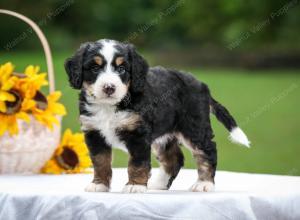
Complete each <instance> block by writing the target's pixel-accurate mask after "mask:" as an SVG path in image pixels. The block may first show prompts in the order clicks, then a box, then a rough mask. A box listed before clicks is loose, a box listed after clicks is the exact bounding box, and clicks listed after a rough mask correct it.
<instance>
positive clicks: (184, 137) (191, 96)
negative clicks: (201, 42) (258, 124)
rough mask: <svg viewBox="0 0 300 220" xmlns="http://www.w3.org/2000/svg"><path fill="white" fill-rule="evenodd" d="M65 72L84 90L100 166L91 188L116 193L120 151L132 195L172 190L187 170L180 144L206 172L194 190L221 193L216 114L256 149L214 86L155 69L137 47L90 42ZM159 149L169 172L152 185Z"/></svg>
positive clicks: (90, 139) (91, 144) (83, 111)
mask: <svg viewBox="0 0 300 220" xmlns="http://www.w3.org/2000/svg"><path fill="white" fill-rule="evenodd" d="M65 69H66V72H67V73H68V76H69V81H70V84H71V86H72V87H73V88H75V89H80V90H81V93H80V98H79V108H80V121H81V128H82V131H83V132H84V134H85V140H86V144H87V146H88V148H89V150H90V155H91V159H92V161H93V165H94V169H95V172H94V179H93V181H92V183H90V184H89V185H88V186H87V187H86V191H92V192H104V191H105V192H106V191H109V188H110V181H111V177H112V169H111V158H112V155H111V151H112V147H117V148H121V149H123V150H125V151H127V152H128V153H129V163H128V177H129V180H128V183H127V184H126V185H125V187H124V189H123V191H124V192H131V193H138V192H145V191H146V190H147V187H148V188H149V189H161V190H166V189H168V188H169V187H170V186H171V184H172V182H173V180H174V179H175V177H176V176H177V174H178V172H179V170H180V168H181V167H182V166H183V162H184V158H183V154H182V152H181V149H180V143H182V144H183V145H184V146H186V147H187V148H188V149H190V150H191V151H192V153H193V155H194V158H195V161H196V164H197V168H198V179H197V181H196V183H195V184H194V185H193V186H192V187H191V188H190V190H191V191H211V190H213V188H214V176H215V171H216V165H217V150H216V144H215V142H213V141H212V139H213V137H214V135H213V131H212V128H211V124H210V112H211V113H213V114H215V115H216V117H217V119H218V120H219V121H220V122H222V123H223V124H224V126H225V127H226V128H227V129H228V130H229V131H230V137H231V139H232V140H233V141H234V142H237V143H240V144H243V145H246V146H249V141H248V139H247V137H246V135H245V134H244V133H243V131H242V130H241V129H240V128H239V127H238V126H237V124H236V122H235V120H234V119H233V117H232V116H231V115H230V114H229V112H228V111H227V110H226V108H224V107H223V106H222V105H221V104H220V103H218V102H217V101H216V100H215V99H213V98H212V96H211V94H210V92H209V89H208V87H207V85H206V84H204V83H202V82H199V81H198V80H196V79H195V78H194V77H193V76H192V75H191V74H187V73H183V72H179V71H176V70H170V69H165V68H163V67H153V68H149V67H148V64H147V62H146V60H145V59H144V58H143V57H142V56H141V55H139V54H138V53H137V51H136V50H135V48H134V46H133V45H131V44H126V43H121V42H118V41H115V40H106V39H104V40H99V41H96V42H88V43H85V44H83V45H82V46H81V47H80V48H79V49H78V51H77V52H76V53H75V55H74V56H73V57H71V58H69V59H67V60H66V62H65ZM151 149H152V150H153V152H154V153H155V155H156V156H157V159H158V160H159V162H160V165H161V169H160V173H159V176H158V177H157V178H156V179H157V181H156V182H153V183H152V184H149V185H148V179H149V177H150V170H151V165H150V153H151Z"/></svg>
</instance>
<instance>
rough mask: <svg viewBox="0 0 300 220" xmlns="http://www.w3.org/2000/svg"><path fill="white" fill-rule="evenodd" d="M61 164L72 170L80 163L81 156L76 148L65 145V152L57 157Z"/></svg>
mask: <svg viewBox="0 0 300 220" xmlns="http://www.w3.org/2000/svg"><path fill="white" fill-rule="evenodd" d="M56 160H57V162H58V164H59V166H61V167H62V168H64V169H67V170H72V169H74V168H75V167H76V166H77V165H78V164H79V158H78V156H77V154H76V152H75V151H74V150H72V149H71V148H69V147H67V146H66V147H64V148H63V152H62V153H61V154H60V155H59V156H57V158H56Z"/></svg>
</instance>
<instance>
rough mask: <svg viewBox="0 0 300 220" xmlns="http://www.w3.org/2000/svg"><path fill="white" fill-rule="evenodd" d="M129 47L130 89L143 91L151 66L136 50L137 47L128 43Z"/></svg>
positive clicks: (137, 91)
mask: <svg viewBox="0 0 300 220" xmlns="http://www.w3.org/2000/svg"><path fill="white" fill-rule="evenodd" d="M128 48H129V61H130V65H131V67H130V73H131V84H130V89H131V91H132V92H136V93H139V92H142V91H143V89H144V86H145V81H146V75H147V72H148V68H149V66H148V63H147V62H146V60H145V59H144V58H143V57H142V56H141V55H139V54H138V53H137V52H136V49H135V47H134V46H133V45H132V44H128Z"/></svg>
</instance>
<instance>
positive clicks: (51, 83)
mask: <svg viewBox="0 0 300 220" xmlns="http://www.w3.org/2000/svg"><path fill="white" fill-rule="evenodd" d="M0 14H7V15H10V16H13V17H16V18H19V19H20V20H22V21H24V22H25V23H27V24H29V25H30V26H31V28H32V29H33V30H34V31H35V33H36V35H37V36H38V38H39V39H40V41H41V43H42V46H43V48H44V53H45V56H46V62H47V69H48V79H49V92H50V93H52V92H54V91H55V78H54V68H53V60H52V55H51V50H50V47H49V44H48V41H47V39H46V37H45V35H44V34H43V32H42V31H41V29H40V28H39V26H38V25H37V24H36V23H34V21H32V20H31V19H29V18H27V17H25V16H24V15H21V14H19V13H17V12H14V11H9V10H4V9H0Z"/></svg>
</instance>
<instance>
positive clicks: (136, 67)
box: [65, 39, 148, 105]
mask: <svg viewBox="0 0 300 220" xmlns="http://www.w3.org/2000/svg"><path fill="white" fill-rule="evenodd" d="M65 69H66V72H67V74H68V76H69V82H70V84H71V86H72V87H73V88H75V89H83V90H85V91H86V94H87V95H89V96H90V97H91V98H93V99H94V100H95V101H96V102H100V103H107V104H111V105H115V104H117V103H119V102H120V101H121V100H122V99H123V98H124V97H125V96H126V94H127V93H128V92H131V93H140V92H143V89H144V85H145V80H146V74H147V72H148V64H147V62H146V61H145V59H144V58H143V57H142V56H140V55H139V54H138V53H137V52H136V50H135V48H134V46H133V45H131V44H125V43H121V42H118V41H114V40H106V39H105V40H99V41H96V42H88V43H84V44H82V45H81V46H80V48H79V49H78V50H77V52H76V53H75V55H74V56H72V57H71V58H68V59H67V60H66V62H65Z"/></svg>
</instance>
